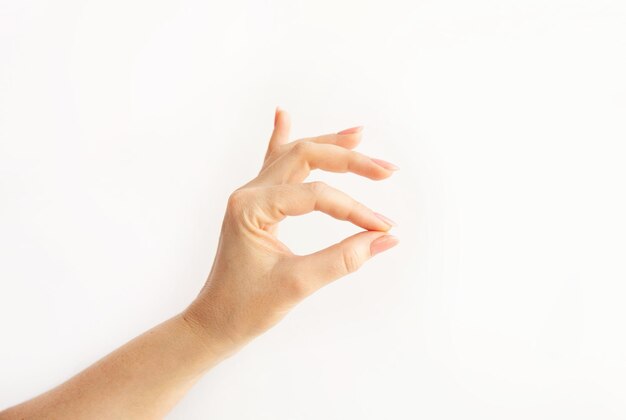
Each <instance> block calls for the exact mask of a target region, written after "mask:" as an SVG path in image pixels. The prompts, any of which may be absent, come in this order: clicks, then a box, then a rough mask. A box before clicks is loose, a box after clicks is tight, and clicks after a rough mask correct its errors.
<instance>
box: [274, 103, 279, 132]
mask: <svg viewBox="0 0 626 420" xmlns="http://www.w3.org/2000/svg"><path fill="white" fill-rule="evenodd" d="M279 112H280V107H279V106H277V107H276V111H274V127H276V123H277V122H278V113H279Z"/></svg>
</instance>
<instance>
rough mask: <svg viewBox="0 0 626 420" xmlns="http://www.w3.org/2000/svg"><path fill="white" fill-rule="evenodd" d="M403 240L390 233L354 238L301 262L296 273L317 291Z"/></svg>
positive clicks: (356, 236) (367, 234) (360, 234)
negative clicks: (316, 288) (300, 274)
mask: <svg viewBox="0 0 626 420" xmlns="http://www.w3.org/2000/svg"><path fill="white" fill-rule="evenodd" d="M398 242H399V240H398V238H396V237H395V236H393V235H389V234H387V233H386V232H377V231H366V232H361V233H357V234H356V235H353V236H350V237H348V238H346V239H344V240H343V241H341V242H339V243H337V244H335V245H332V246H329V247H328V248H325V249H322V250H321V251H318V252H316V253H314V254H309V255H304V256H301V257H298V258H299V261H298V262H297V267H295V268H296V270H298V271H297V272H299V273H302V277H305V276H306V277H308V279H307V281H309V282H311V283H313V284H311V286H313V287H322V286H324V285H326V284H328V283H330V282H331V281H333V280H336V279H338V278H340V277H343V276H345V275H347V274H350V273H352V272H354V271H356V270H358V269H359V268H361V266H362V265H363V264H364V263H365V261H367V260H369V259H370V258H371V257H373V256H374V255H376V254H378V253H380V252H383V251H386V250H388V249H390V248H392V247H394V246H396V245H397V244H398Z"/></svg>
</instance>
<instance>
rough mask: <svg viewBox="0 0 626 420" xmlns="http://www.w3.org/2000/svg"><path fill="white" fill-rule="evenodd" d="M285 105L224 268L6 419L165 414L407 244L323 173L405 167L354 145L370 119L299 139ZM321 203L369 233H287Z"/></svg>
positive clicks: (237, 214) (233, 230) (229, 211)
mask: <svg viewBox="0 0 626 420" xmlns="http://www.w3.org/2000/svg"><path fill="white" fill-rule="evenodd" d="M289 129H290V121H289V116H288V114H287V113H286V112H285V111H283V110H280V109H277V110H276V114H275V119H274V131H273V133H272V136H271V138H270V141H269V146H268V149H267V153H266V156H265V160H264V163H263V167H262V169H261V172H260V173H259V174H258V176H257V177H256V178H254V179H253V180H252V181H250V182H248V183H247V184H246V185H244V186H242V187H241V188H238V189H237V190H236V191H235V192H233V193H232V195H231V196H230V198H229V200H228V204H227V208H226V214H225V216H224V221H223V224H222V231H221V236H220V239H219V245H218V250H217V253H216V256H215V260H214V263H213V268H212V269H211V272H210V274H209V276H208V279H207V281H206V284H205V286H204V287H203V288H202V290H201V291H200V293H199V294H198V296H197V298H196V299H195V300H194V301H193V302H192V303H191V304H190V305H189V306H188V307H187V308H185V310H184V311H182V312H181V313H180V314H177V315H176V316H174V317H172V318H170V319H169V320H167V321H165V322H163V323H162V324H160V325H157V326H156V327H154V328H152V329H151V330H149V331H147V332H145V333H144V334H142V335H140V336H138V337H136V338H135V339H133V340H132V341H130V342H129V343H127V344H125V345H124V346H122V347H120V348H119V349H117V350H115V351H114V352H113V353H111V354H109V355H107V356H105V357H104V358H103V359H101V360H99V361H98V362H96V363H95V364H93V365H92V366H90V367H88V368H87V369H85V370H84V371H82V372H80V373H79V374H77V375H76V376H74V377H73V378H71V379H69V380H68V381H66V382H65V383H63V384H61V385H59V386H57V387H56V388H54V389H52V390H50V391H48V392H46V393H44V394H42V395H39V396H37V397H35V398H33V399H31V400H29V401H26V402H24V403H22V404H19V405H17V406H15V407H11V408H9V409H7V410H5V411H3V412H0V419H60V418H71V419H122V418H123V419H157V418H162V417H163V416H165V415H166V414H167V413H168V412H169V411H170V410H171V408H172V407H173V406H174V405H175V404H176V403H177V402H178V401H179V400H180V399H181V398H182V397H183V395H184V394H185V393H186V392H187V390H189V388H190V387H191V386H192V385H193V384H194V383H195V382H196V381H197V380H198V379H199V378H200V377H201V376H203V375H204V374H205V373H206V372H208V371H209V370H210V369H211V368H212V367H213V366H215V365H216V364H218V363H219V362H220V361H222V360H224V359H225V358H227V357H229V356H231V355H233V354H234V353H236V352H237V350H239V349H240V348H242V347H243V346H244V345H245V344H246V343H248V342H249V341H250V340H252V339H253V338H255V337H256V336H258V335H259V334H262V333H263V332H264V331H266V330H268V329H269V328H271V327H272V326H274V325H275V324H276V323H277V322H279V321H280V320H281V319H282V318H283V317H284V316H285V315H286V314H287V313H288V312H289V311H290V310H291V309H292V308H293V307H294V306H295V305H296V304H297V303H298V302H300V301H301V300H303V299H304V298H306V297H307V296H308V295H310V294H312V293H313V292H315V291H316V290H318V289H320V288H321V287H323V286H325V285H327V284H328V283H330V282H332V281H334V280H336V279H339V278H341V277H343V276H345V275H347V274H349V273H352V272H354V271H356V270H357V269H359V268H360V267H361V266H362V265H363V264H364V263H365V261H367V260H368V259H370V258H371V257H373V256H374V255H376V254H378V253H380V252H383V251H385V250H387V249H389V248H391V247H393V246H395V245H396V244H397V243H398V239H397V238H396V237H394V236H392V235H389V234H388V233H387V232H388V231H389V229H391V227H392V225H393V222H391V220H389V219H388V218H386V217H384V216H382V215H380V214H377V213H375V212H373V211H372V210H370V209H369V208H368V207H366V206H364V205H363V204H360V203H358V202H356V201H355V200H353V199H352V198H351V197H350V196H348V195H346V194H345V193H343V192H341V191H338V190H336V189H334V188H332V187H330V186H328V185H326V184H323V183H320V182H309V183H305V182H304V181H305V179H306V178H307V177H308V175H309V174H310V172H311V171H312V170H314V169H320V170H324V171H330V172H352V173H354V174H357V175H360V176H363V177H366V178H369V179H372V180H382V179H385V178H388V177H390V176H391V175H392V174H393V172H394V171H395V170H397V169H398V168H397V167H396V166H394V165H392V164H390V163H388V162H385V161H383V160H379V159H372V158H370V157H368V156H365V155H363V154H360V153H358V152H356V151H354V150H353V149H354V148H355V147H356V146H357V145H358V144H359V142H360V140H361V134H362V130H361V127H354V128H351V129H347V130H343V131H340V132H339V133H336V134H327V135H321V136H318V137H312V138H306V139H300V140H296V141H292V142H289ZM312 211H321V212H324V213H327V214H328V215H330V216H332V217H334V218H337V219H340V220H345V221H348V222H351V223H353V224H355V225H356V226H358V227H360V228H362V229H364V231H362V232H360V233H357V234H356V235H353V236H350V237H348V238H346V239H345V240H343V241H341V242H340V243H337V244H335V245H332V246H330V247H328V248H326V249H323V250H321V251H318V252H316V253H313V254H310V255H295V254H294V253H292V252H291V251H290V250H289V249H288V248H287V247H286V246H285V245H284V244H283V243H281V242H280V241H279V240H278V238H277V236H276V234H277V228H278V224H279V222H280V221H281V220H283V219H284V218H285V217H287V216H298V215H302V214H305V213H309V212H312Z"/></svg>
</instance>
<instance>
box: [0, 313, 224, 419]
mask: <svg viewBox="0 0 626 420" xmlns="http://www.w3.org/2000/svg"><path fill="white" fill-rule="evenodd" d="M215 331H217V329H216V330H215ZM234 350H235V349H234V347H233V346H232V345H231V343H229V342H228V340H224V339H222V338H221V337H219V335H218V334H214V335H212V334H211V332H210V331H207V330H206V329H205V330H203V331H202V333H201V334H199V331H197V330H196V327H195V326H194V325H193V322H191V323H190V322H189V321H188V320H187V319H185V316H184V315H183V314H181V315H177V316H175V317H173V318H171V319H169V320H167V321H165V322H164V323H162V324H160V325H158V326H156V327H154V328H152V329H151V330H149V331H147V332H145V333H144V334H142V335H140V336H139V337H137V338H135V339H133V340H132V341H130V342H128V343H127V344H125V345H124V346H122V347H120V348H119V349H117V350H115V351H114V352H113V353H111V354H109V355H107V356H106V357H104V358H103V359H101V360H100V361H98V362H97V363H95V364H94V365H92V366H90V367H88V368H87V369H85V370H84V371H83V372H81V373H79V374H78V375H76V376H75V377H73V378H71V379H70V380H68V381H67V382H65V383H63V384H61V385H60V386H58V387H56V388H54V389H52V390H51V391H49V392H47V393H45V394H43V395H40V396H39V397H37V398H34V399H32V400H30V401H27V402H25V403H22V404H20V405H18V406H15V407H13V408H10V409H8V410H6V411H5V412H2V413H0V418H2V419H13V418H15V419H30V418H50V419H58V418H72V419H94V418H97V419H109V418H110V419H120V418H123V419H154V418H161V417H163V416H164V415H165V414H166V413H167V412H168V411H169V410H170V409H171V408H172V407H173V406H174V405H175V404H176V402H177V401H178V400H179V399H180V398H182V396H183V395H184V394H185V392H186V391H187V390H188V389H189V388H190V387H191V386H192V385H193V384H194V383H195V382H196V381H197V380H198V379H199V378H200V377H201V376H202V375H203V373H205V372H206V371H208V370H209V369H210V368H211V367H213V366H214V365H215V364H217V363H219V362H220V361H221V360H222V359H223V358H225V357H227V356H228V354H230V353H232V351H234Z"/></svg>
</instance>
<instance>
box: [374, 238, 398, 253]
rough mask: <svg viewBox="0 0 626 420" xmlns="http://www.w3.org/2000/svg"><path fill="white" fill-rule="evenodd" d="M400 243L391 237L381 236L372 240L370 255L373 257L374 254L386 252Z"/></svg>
mask: <svg viewBox="0 0 626 420" xmlns="http://www.w3.org/2000/svg"><path fill="white" fill-rule="evenodd" d="M399 242H400V241H399V240H398V238H396V237H395V236H393V235H383V236H379V237H378V238H376V239H374V240H373V241H372V243H371V244H370V255H371V256H372V257H373V256H374V255H376V254H380V253H381V252H384V251H387V250H388V249H390V248H393V247H394V246H396V245H398V243H399Z"/></svg>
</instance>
